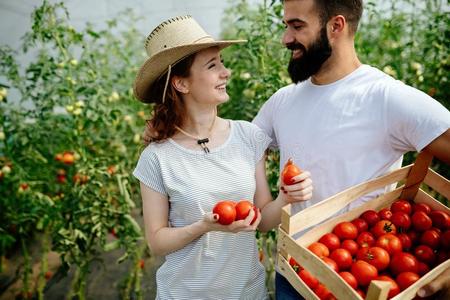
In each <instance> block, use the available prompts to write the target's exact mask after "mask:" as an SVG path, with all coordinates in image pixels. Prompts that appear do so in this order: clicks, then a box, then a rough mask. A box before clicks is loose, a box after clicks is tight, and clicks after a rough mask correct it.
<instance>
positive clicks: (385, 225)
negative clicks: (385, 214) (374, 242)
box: [371, 220, 397, 238]
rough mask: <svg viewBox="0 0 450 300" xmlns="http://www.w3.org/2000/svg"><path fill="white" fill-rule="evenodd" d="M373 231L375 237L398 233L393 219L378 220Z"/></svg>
mask: <svg viewBox="0 0 450 300" xmlns="http://www.w3.org/2000/svg"><path fill="white" fill-rule="evenodd" d="M371 231H372V233H373V235H374V236H375V237H377V238H378V237H380V236H382V235H384V234H387V233H393V234H395V233H397V228H396V227H395V225H394V224H392V222H391V221H388V220H381V221H378V222H377V223H376V224H375V225H374V226H373V227H372V230H371Z"/></svg>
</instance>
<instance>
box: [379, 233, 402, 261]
mask: <svg viewBox="0 0 450 300" xmlns="http://www.w3.org/2000/svg"><path fill="white" fill-rule="evenodd" d="M375 245H376V246H377V247H380V248H383V249H384V250H386V251H387V252H388V253H389V255H391V256H392V255H394V254H396V253H399V252H402V249H403V246H402V242H401V241H400V239H399V238H398V237H397V236H395V235H393V234H392V233H387V234H384V235H382V236H380V237H379V238H378V239H377V241H376V242H375Z"/></svg>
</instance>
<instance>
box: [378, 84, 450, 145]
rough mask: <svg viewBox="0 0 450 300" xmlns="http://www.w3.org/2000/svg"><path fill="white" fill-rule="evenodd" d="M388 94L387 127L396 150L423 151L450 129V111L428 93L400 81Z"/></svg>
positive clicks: (391, 87)
mask: <svg viewBox="0 0 450 300" xmlns="http://www.w3.org/2000/svg"><path fill="white" fill-rule="evenodd" d="M387 93H388V95H387V96H388V106H387V116H388V120H387V124H388V131H389V137H390V143H391V145H392V147H393V148H394V149H396V150H400V151H405V152H406V151H421V150H422V149H423V148H424V147H426V146H427V145H428V144H429V143H431V142H432V141H433V140H434V139H436V138H437V137H439V136H440V135H441V134H442V133H444V132H445V131H446V130H447V129H449V128H450V112H449V111H448V110H447V109H446V108H445V107H444V106H443V105H442V104H441V103H439V102H438V101H436V100H435V99H433V98H431V97H430V96H428V95H427V94H425V93H424V92H422V91H419V90H417V89H415V88H413V87H411V86H408V85H406V84H403V83H402V82H398V81H396V82H395V83H394V84H393V85H391V86H390V88H389V89H388V90H387Z"/></svg>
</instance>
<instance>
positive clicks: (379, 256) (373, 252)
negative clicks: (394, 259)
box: [356, 247, 390, 271]
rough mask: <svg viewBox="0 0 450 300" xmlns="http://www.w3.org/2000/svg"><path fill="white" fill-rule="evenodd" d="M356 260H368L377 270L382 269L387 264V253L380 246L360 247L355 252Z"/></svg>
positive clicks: (388, 259)
mask: <svg viewBox="0 0 450 300" xmlns="http://www.w3.org/2000/svg"><path fill="white" fill-rule="evenodd" d="M356 259H357V260H363V261H365V262H368V263H369V264H371V265H372V266H374V267H375V268H377V270H378V271H382V270H384V269H386V268H387V267H388V266H389V261H390V258H389V253H388V252H387V251H386V250H384V249H383V248H380V247H370V248H361V249H359V250H358V253H357V254H356Z"/></svg>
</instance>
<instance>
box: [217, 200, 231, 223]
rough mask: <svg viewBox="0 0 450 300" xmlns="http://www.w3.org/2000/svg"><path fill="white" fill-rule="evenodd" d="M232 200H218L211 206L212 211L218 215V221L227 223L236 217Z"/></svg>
mask: <svg viewBox="0 0 450 300" xmlns="http://www.w3.org/2000/svg"><path fill="white" fill-rule="evenodd" d="M235 205H236V204H235V203H234V202H233V201H220V202H217V204H216V205H215V206H214V208H213V213H215V214H217V215H218V216H219V220H218V222H219V223H220V224H222V225H229V224H231V223H233V222H234V220H235V219H236V209H235Z"/></svg>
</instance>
